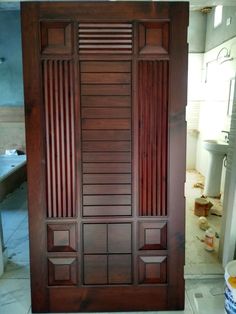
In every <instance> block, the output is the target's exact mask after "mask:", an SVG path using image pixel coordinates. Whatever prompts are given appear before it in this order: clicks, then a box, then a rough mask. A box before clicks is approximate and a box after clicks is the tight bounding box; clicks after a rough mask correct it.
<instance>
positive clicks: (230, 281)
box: [225, 261, 236, 314]
mask: <svg viewBox="0 0 236 314" xmlns="http://www.w3.org/2000/svg"><path fill="white" fill-rule="evenodd" d="M225 284H226V285H225V311H226V313H228V314H236V261H232V262H230V263H228V264H227V265H226V267H225Z"/></svg>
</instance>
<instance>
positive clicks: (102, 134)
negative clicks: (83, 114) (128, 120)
mask: <svg viewBox="0 0 236 314" xmlns="http://www.w3.org/2000/svg"><path fill="white" fill-rule="evenodd" d="M82 139H83V141H96V140H100V141H101V140H103V141H122V140H127V141H129V140H130V139H131V132H130V131H129V130H128V131H126V130H121V131H120V130H83V131H82Z"/></svg>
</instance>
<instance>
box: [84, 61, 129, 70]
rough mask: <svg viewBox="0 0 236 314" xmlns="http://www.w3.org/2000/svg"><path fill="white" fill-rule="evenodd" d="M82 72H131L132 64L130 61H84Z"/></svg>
mask: <svg viewBox="0 0 236 314" xmlns="http://www.w3.org/2000/svg"><path fill="white" fill-rule="evenodd" d="M80 71H81V73H83V72H92V73H94V72H98V73H109V72H112V73H114V72H120V73H125V72H131V62H129V61H82V62H81V63H80Z"/></svg>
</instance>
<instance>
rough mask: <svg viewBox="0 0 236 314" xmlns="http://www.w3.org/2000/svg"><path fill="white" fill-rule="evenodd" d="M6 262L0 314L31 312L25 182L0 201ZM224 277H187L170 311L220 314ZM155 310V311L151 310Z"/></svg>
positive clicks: (222, 305) (0, 291)
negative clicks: (181, 304)
mask: <svg viewBox="0 0 236 314" xmlns="http://www.w3.org/2000/svg"><path fill="white" fill-rule="evenodd" d="M0 208H1V211H2V220H3V225H4V237H5V242H6V246H7V247H8V254H9V262H8V264H7V267H6V271H5V273H4V275H3V276H2V277H1V279H0V314H30V313H31V307H30V281H29V248H28V219H27V202H26V184H23V185H22V186H21V187H20V188H19V189H17V190H16V191H15V192H14V193H12V194H11V195H10V196H9V197H8V198H7V199H6V200H5V201H4V202H2V203H1V204H0ZM223 289H224V280H223V278H218V279H204V280H203V279H202V280H196V279H188V280H186V293H185V311H178V312H155V313H158V314H161V313H165V314H168V313H172V314H175V313H176V314H177V313H178V314H181V313H184V314H223V313H224V295H223ZM150 313H154V312H150Z"/></svg>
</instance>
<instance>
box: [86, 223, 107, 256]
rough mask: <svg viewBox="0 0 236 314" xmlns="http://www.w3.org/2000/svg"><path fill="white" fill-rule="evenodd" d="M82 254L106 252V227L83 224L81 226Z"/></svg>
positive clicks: (104, 225)
mask: <svg viewBox="0 0 236 314" xmlns="http://www.w3.org/2000/svg"><path fill="white" fill-rule="evenodd" d="M83 239H84V240H83V242H84V253H93V254H94V253H106V252H107V225H106V224H84V225H83Z"/></svg>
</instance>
